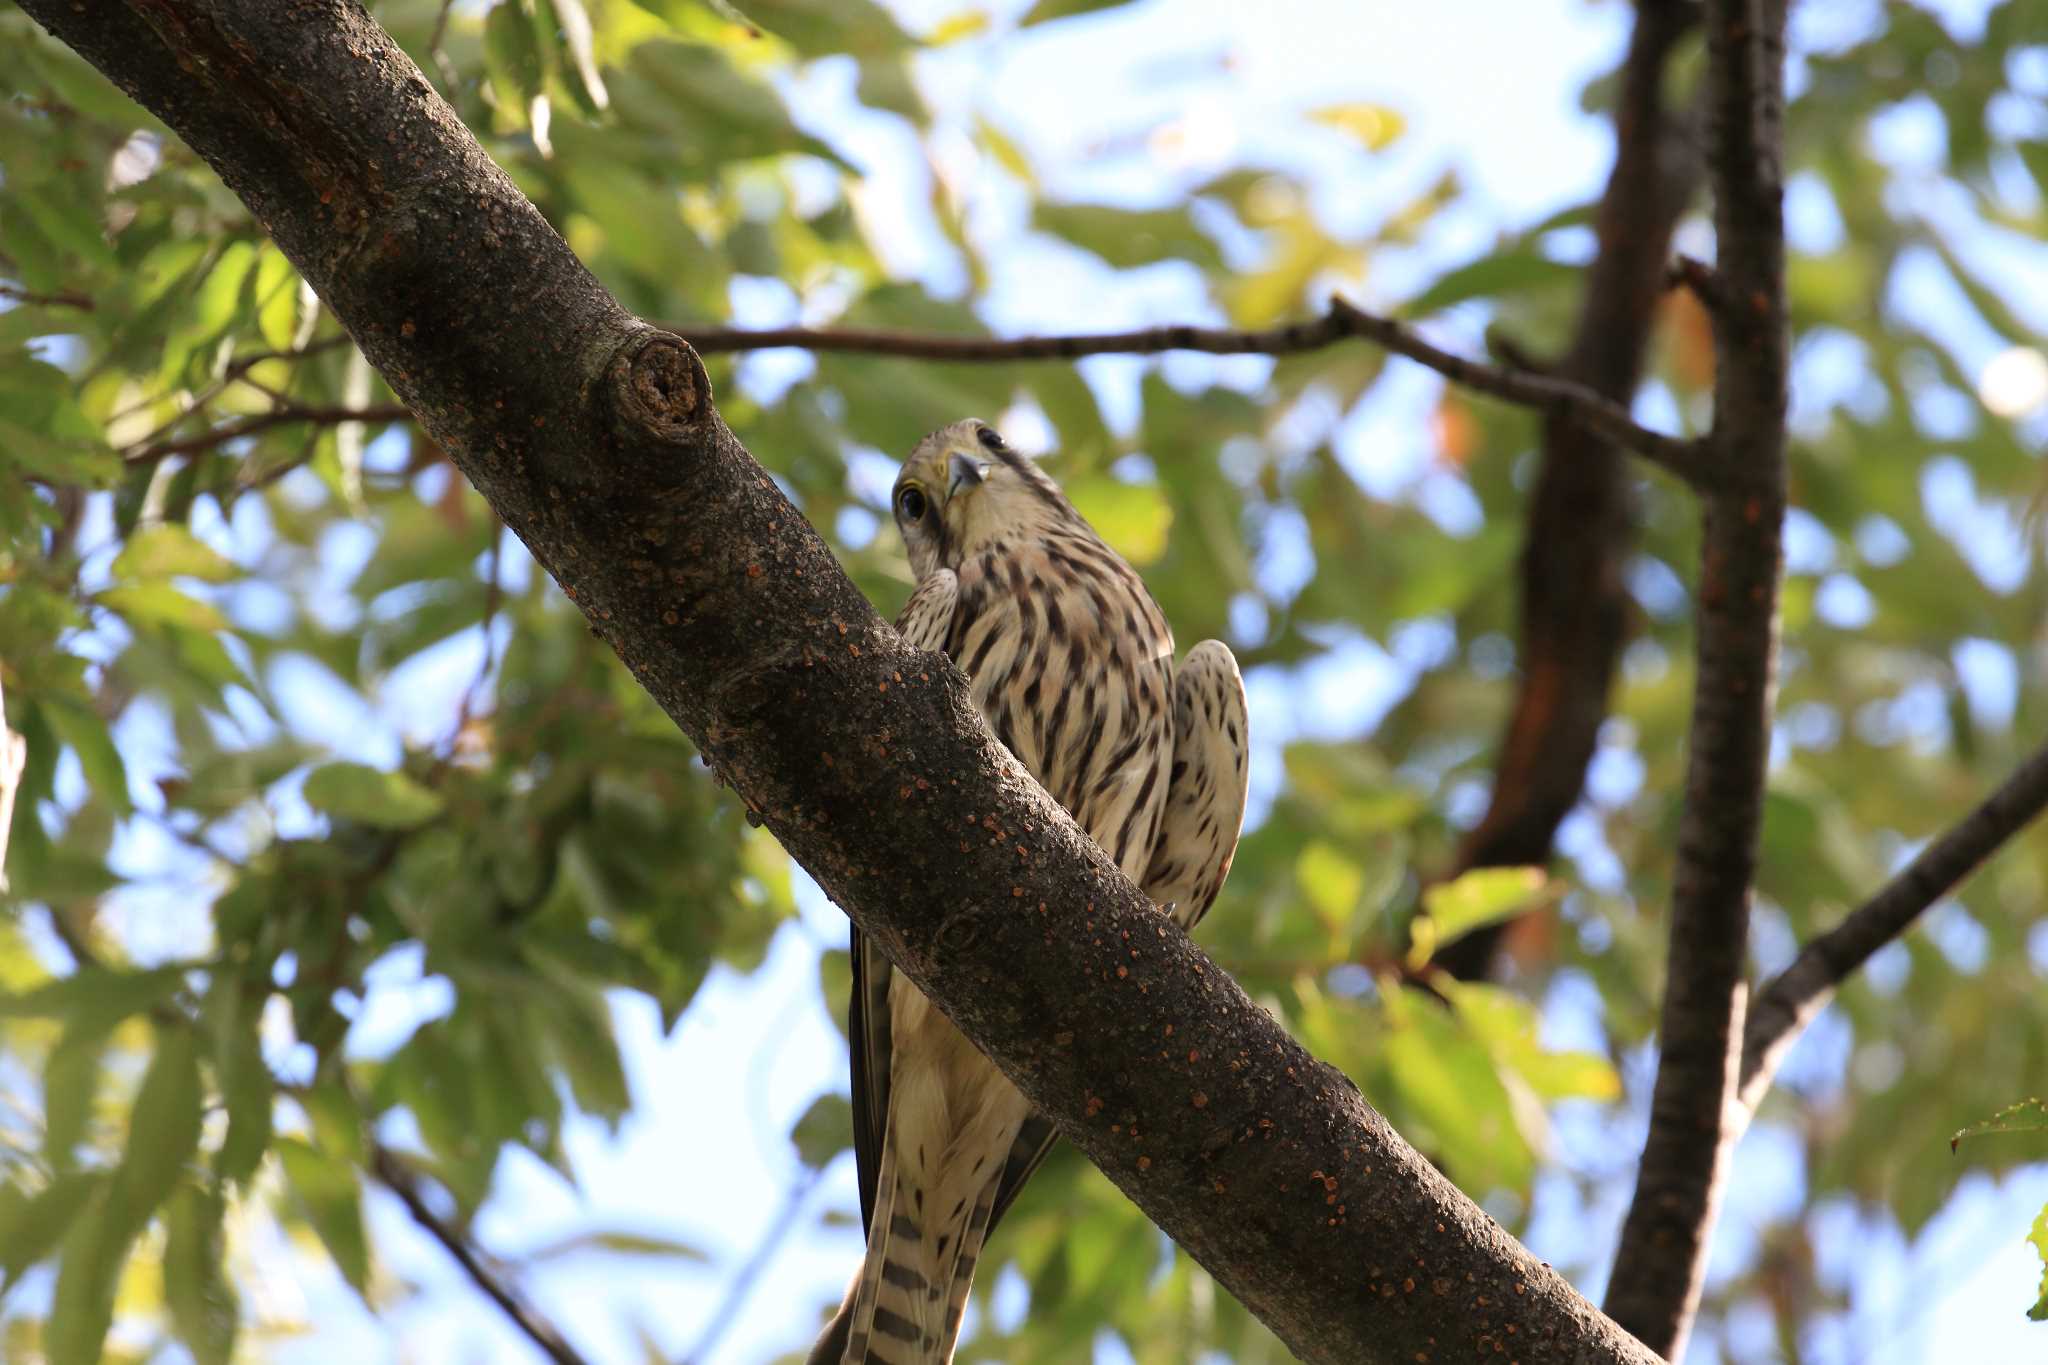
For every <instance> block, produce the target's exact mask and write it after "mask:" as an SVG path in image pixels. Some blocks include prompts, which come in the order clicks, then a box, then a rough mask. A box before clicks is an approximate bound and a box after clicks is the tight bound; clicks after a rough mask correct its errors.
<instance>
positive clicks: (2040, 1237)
mask: <svg viewBox="0 0 2048 1365" xmlns="http://www.w3.org/2000/svg"><path fill="white" fill-rule="evenodd" d="M2027 1244H2028V1245H2029V1246H2031V1247H2033V1248H2034V1254H2035V1255H2037V1256H2039V1257H2040V1258H2041V1292H2040V1294H2039V1296H2038V1297H2037V1298H2036V1299H2035V1300H2034V1306H2033V1307H2032V1308H2029V1309H2028V1310H2027V1316H2028V1317H2029V1318H2032V1319H2033V1320H2034V1321H2035V1322H2048V1204H2043V1205H2042V1206H2041V1211H2040V1212H2039V1213H2037V1214H2035V1215H2034V1226H2033V1227H2031V1228H2029V1229H2028V1230H2027Z"/></svg>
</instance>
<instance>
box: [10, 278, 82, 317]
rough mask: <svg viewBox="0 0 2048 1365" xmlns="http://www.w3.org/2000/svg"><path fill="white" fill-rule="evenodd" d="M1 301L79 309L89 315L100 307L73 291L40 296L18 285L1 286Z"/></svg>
mask: <svg viewBox="0 0 2048 1365" xmlns="http://www.w3.org/2000/svg"><path fill="white" fill-rule="evenodd" d="M0 299H12V300H13V301H14V302H16V303H26V304H36V305H40V306H41V307H44V308H77V309H80V310H81V311H83V312H87V313H90V312H92V311H93V309H94V308H96V307H98V305H97V304H95V303H94V302H93V301H92V299H90V298H89V297H87V296H86V295H84V294H80V293H76V292H71V291H61V292H58V293H54V294H39V293H37V292H36V291H35V290H33V289H23V288H22V287H21V286H20V285H18V284H0Z"/></svg>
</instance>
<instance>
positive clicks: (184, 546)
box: [114, 522, 241, 583]
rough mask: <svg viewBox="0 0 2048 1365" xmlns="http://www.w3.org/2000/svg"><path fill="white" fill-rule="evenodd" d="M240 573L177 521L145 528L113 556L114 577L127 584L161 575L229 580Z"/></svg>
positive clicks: (219, 581) (160, 577)
mask: <svg viewBox="0 0 2048 1365" xmlns="http://www.w3.org/2000/svg"><path fill="white" fill-rule="evenodd" d="M240 574H241V570H240V569H237V568H236V567H235V563H234V561H233V560H231V559H229V558H228V557H227V556H226V555H223V554H222V553H221V552H220V551H218V550H216V549H214V548H213V547H212V546H211V545H208V544H207V543H206V542H205V541H203V540H201V539H200V538H199V537H198V536H195V535H193V534H192V532H190V531H189V530H187V529H186V528H184V527H183V526H180V525H178V524H176V523H175V522H164V523H160V524H158V525H155V526H146V527H144V528H143V529H141V530H139V531H137V532H136V533H135V534H134V535H132V536H130V537H128V543H127V545H125V546H124V547H122V550H121V553H120V554H118V555H115V556H114V577H116V578H118V579H120V580H121V581H123V582H124V583H134V582H150V581H153V580H156V579H162V578H197V579H202V580H204V581H205V582H208V583H226V582H228V581H229V580H231V579H233V578H236V577H238V576H239V575H240Z"/></svg>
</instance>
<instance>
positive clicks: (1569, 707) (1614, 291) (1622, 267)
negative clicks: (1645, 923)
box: [1436, 0, 1701, 979]
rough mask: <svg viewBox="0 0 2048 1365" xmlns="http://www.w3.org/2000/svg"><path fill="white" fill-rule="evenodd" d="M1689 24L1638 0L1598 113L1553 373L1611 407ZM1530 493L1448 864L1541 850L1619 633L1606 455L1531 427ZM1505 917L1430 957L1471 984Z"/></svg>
mask: <svg viewBox="0 0 2048 1365" xmlns="http://www.w3.org/2000/svg"><path fill="white" fill-rule="evenodd" d="M1698 20H1699V6H1698V4H1697V3H1695V0H1638V3H1637V6H1636V26H1635V32H1634V35H1633V36H1632V38H1631V39H1630V42H1629V50H1628V55H1627V57H1626V58H1624V59H1623V62H1622V68H1621V92H1620V96H1619V98H1618V99H1617V101H1616V104H1615V110H1614V169H1613V171H1612V172H1611V173H1610V174H1609V176H1608V179H1607V188H1606V190H1605V192H1604V193H1603V194H1602V195H1601V199H1600V210H1599V213H1598V215H1597V217H1596V218H1595V220H1594V226H1595V231H1596V233H1597V235H1598V240H1599V244H1600V247H1599V252H1598V254H1597V255H1596V256H1595V257H1594V258H1593V264H1592V265H1591V266H1590V267H1589V268H1588V269H1587V271H1586V283H1585V292H1584V294H1583V298H1584V303H1583V304H1582V305H1581V306H1580V310H1579V320H1578V324H1577V327H1576V329H1575V330H1574V332H1573V335H1572V343H1571V347H1570V349H1569V350H1568V351H1567V352H1566V353H1565V356H1564V358H1563V360H1562V361H1561V362H1560V363H1559V365H1558V367H1557V374H1558V376H1559V377H1560V378H1564V379H1570V380H1573V381H1576V382H1578V383H1581V384H1584V385H1586V386H1587V387H1588V388H1590V389H1592V390H1593V391H1594V392H1596V393H1600V394H1602V395H1604V396H1606V397H1607V398H1610V399H1612V400H1614V401H1615V402H1617V403H1621V404H1624V405H1626V404H1627V403H1628V402H1629V400H1630V399H1631V398H1633V397H1634V395H1635V391H1636V387H1637V385H1639V384H1640V383H1641V382H1642V375H1643V357H1644V353H1645V352H1646V351H1647V350H1648V348H1649V343H1650V335H1651V332H1652V330H1653V328H1654V327H1655V324H1656V321H1657V306H1658V303H1659V301H1660V300H1661V299H1662V297H1663V295H1664V292H1665V280H1666V275H1667V271H1668V268H1669V261H1670V255H1671V234H1672V231H1673V229H1674V228H1675V227H1676V226H1677V224H1678V220H1679V218H1680V216H1681V215H1683V214H1684V213H1685V211H1686V208H1687V206H1688V205H1690V204H1691V203H1692V200H1693V196H1694V194H1695V193H1696V192H1697V190H1698V188H1699V181H1700V165H1701V161H1700V155H1699V142H1698V135H1697V131H1696V130H1695V129H1694V128H1693V126H1692V119H1691V118H1690V117H1689V116H1688V115H1686V114H1682V113H1679V114H1674V112H1673V110H1672V109H1671V107H1670V103H1669V100H1668V99H1667V97H1666V95H1665V91H1664V85H1665V75H1666V72H1667V71H1668V70H1669V68H1670V66H1671V54H1672V52H1673V51H1674V50H1675V49H1676V48H1677V46H1678V44H1679V42H1680V41H1681V40H1682V39H1683V38H1684V37H1685V36H1686V34H1687V33H1689V32H1690V31H1691V29H1692V27H1693V25H1694V24H1696V23H1697V22H1698ZM1540 461H1541V462H1540V464H1539V465H1538V467H1537V474H1536V487H1535V490H1534V497H1533V498H1532V499H1531V501H1530V506H1529V517H1528V524H1527V527H1526V529H1525V530H1524V532H1523V545H1522V564H1521V574H1522V577H1521V591H1522V609H1521V617H1520V619H1521V623H1522V632H1521V649H1520V655H1521V658H1520V663H1521V684H1520V687H1519V689H1518V690H1517V692H1516V695H1515V704H1514V709H1513V711H1512V712H1511V713H1510V715H1509V717H1508V723H1507V728H1506V730H1505V732H1504V733H1503V734H1502V736H1501V742H1500V757H1499V759H1498V760H1497V762H1496V763H1495V767H1494V775H1493V798H1492V800H1491V801H1490V802H1489V803H1488V805H1487V809H1486V815H1485V817H1484V818H1483V819H1481V820H1480V822H1479V824H1478V825H1476V826H1474V827H1473V829H1472V832H1471V833H1470V834H1468V835H1467V836H1466V837H1465V839H1464V840H1463V841H1462V842H1461V844H1460V845H1459V848H1458V856H1457V860H1456V863H1455V867H1454V872H1462V871H1466V870H1468V869H1470V868H1475V867H1516V866H1520V865H1522V864H1525V863H1542V862H1545V861H1547V860H1548V859H1549V857H1550V846H1551V841H1552V840H1553V839H1555V838H1556V836H1557V827H1558V825H1559V824H1561V823H1563V821H1564V818H1565V816H1566V815H1568V814H1570V812H1571V809H1572V807H1573V805H1575V804H1576V803H1577V802H1578V799H1579V793H1580V791H1581V790H1582V789H1584V787H1585V785H1586V768H1587V765H1588V764H1590V763H1591V762H1592V761H1593V748H1594V745H1595V743H1596V742H1597V741H1598V739H1599V736H1600V726H1601V724H1602V722H1604V721H1605V720H1606V719H1607V699H1608V696H1609V694H1610V693H1611V692H1612V690H1613V686H1614V670H1615V667H1616V665H1617V664H1618V663H1619V661H1620V659H1621V650H1622V646H1623V645H1624V644H1626V643H1627V641H1628V589H1627V585H1626V584H1625V583H1624V582H1623V578H1622V569H1623V566H1624V564H1625V562H1626V560H1627V557H1628V552H1629V549H1630V547H1631V546H1632V545H1633V543H1634V526H1633V514H1634V509H1633V506H1632V499H1631V498H1630V496H1629V469H1628V466H1627V464H1626V463H1625V461H1624V458H1623V454H1622V452H1621V451H1620V450H1619V449H1617V448H1616V446H1615V445H1614V443H1613V442H1612V441H1610V440H1608V439H1607V438H1606V437H1604V436H1602V435H1601V434H1600V433H1598V432H1596V431H1593V430H1591V429H1589V428H1588V427H1587V426H1586V425H1585V424H1584V423H1583V422H1579V421H1576V420H1574V419H1572V418H1571V417H1568V416H1557V417H1552V418H1550V419H1549V420H1548V421H1546V422H1545V423H1544V426H1543V447H1542V454H1541V457H1540ZM1508 928H1509V926H1508V925H1506V924H1492V925H1488V926H1486V927H1485V928H1483V929H1478V930H1475V931H1474V932H1472V933H1470V934H1467V935H1465V936H1464V937H1463V938H1461V939H1458V940H1456V941H1455V942H1452V943H1449V944H1446V945H1445V946H1444V947H1443V948H1442V949H1441V950H1439V951H1438V953H1437V955H1436V961H1437V964H1438V965H1439V966H1441V967H1443V968H1444V969H1445V970H1447V971H1449V972H1451V973H1452V974H1454V975H1456V976H1460V977H1464V978H1467V979H1474V978H1479V977H1484V976H1486V975H1488V974H1489V972H1490V971H1491V970H1492V967H1493V963H1494V959H1495V957H1496V955H1497V953H1498V950H1499V948H1500V944H1501V941H1502V939H1503V937H1504V936H1505V934H1506V932H1507V930H1508Z"/></svg>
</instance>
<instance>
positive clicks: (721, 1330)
mask: <svg viewBox="0 0 2048 1365" xmlns="http://www.w3.org/2000/svg"><path fill="white" fill-rule="evenodd" d="M824 1173H825V1171H824V1168H823V1167H821V1166H812V1167H810V1168H808V1169H807V1170H806V1171H805V1172H804V1176H803V1178H802V1179H801V1180H799V1181H797V1183H796V1184H795V1185H794V1186H793V1187H791V1189H790V1191H789V1195H788V1197H787V1198H785V1199H784V1200H783V1201H782V1209H781V1211H780V1212H778V1213H777V1214H776V1215H775V1221H774V1222H772V1223H770V1224H769V1225H768V1230H767V1231H766V1232H765V1233H763V1234H762V1235H761V1240H760V1241H759V1242H757V1243H755V1244H754V1250H753V1252H752V1253H751V1254H750V1255H749V1256H748V1257H747V1260H746V1264H744V1265H742V1266H741V1267H740V1268H739V1270H738V1272H737V1273H736V1274H734V1276H733V1278H732V1284H731V1285H730V1286H729V1287H728V1288H727V1289H726V1291H725V1298H724V1300H723V1301H722V1302H721V1303H720V1304H719V1305H718V1309H717V1311H716V1312H714V1313H713V1314H712V1315H711V1321H710V1322H708V1323H706V1324H704V1330H703V1331H702V1332H700V1333H698V1335H697V1344H696V1345H694V1346H692V1347H691V1348H690V1349H689V1352H688V1353H687V1354H686V1355H684V1356H683V1365H702V1362H703V1361H705V1360H706V1359H708V1358H709V1357H710V1355H711V1348H712V1347H714V1346H716V1345H717V1344H718V1343H719V1341H720V1340H722V1339H723V1338H724V1336H725V1334H726V1332H728V1331H729V1330H731V1328H732V1325H733V1323H735V1322H737V1321H738V1320H739V1314H740V1309H742V1308H744V1307H746V1304H747V1299H748V1297H749V1296H750V1295H752V1294H753V1292H754V1289H755V1286H756V1284H757V1282H758V1281H759V1280H760V1278H761V1274H762V1272H763V1271H765V1270H766V1269H767V1268H768V1262H769V1260H770V1259H771V1258H772V1257H773V1256H774V1255H775V1249H776V1248H777V1247H779V1246H781V1245H782V1243H783V1242H784V1240H786V1239H787V1238H788V1236H789V1234H790V1232H791V1231H792V1230H794V1229H795V1227H796V1221H797V1218H798V1217H799V1216H800V1215H801V1214H802V1213H803V1211H804V1202H805V1201H806V1200H808V1199H809V1198H810V1197H811V1191H812V1190H814V1189H816V1188H817V1187H818V1178H819V1177H820V1176H822V1175H823V1174H824Z"/></svg>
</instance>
